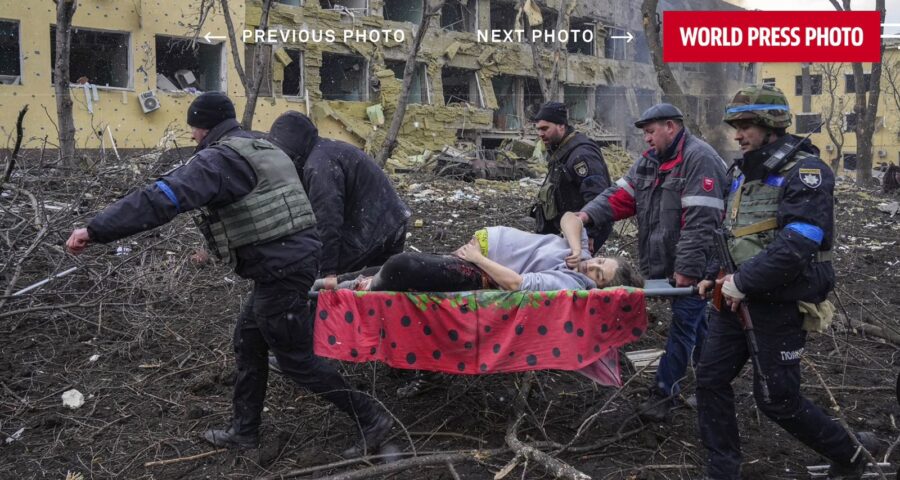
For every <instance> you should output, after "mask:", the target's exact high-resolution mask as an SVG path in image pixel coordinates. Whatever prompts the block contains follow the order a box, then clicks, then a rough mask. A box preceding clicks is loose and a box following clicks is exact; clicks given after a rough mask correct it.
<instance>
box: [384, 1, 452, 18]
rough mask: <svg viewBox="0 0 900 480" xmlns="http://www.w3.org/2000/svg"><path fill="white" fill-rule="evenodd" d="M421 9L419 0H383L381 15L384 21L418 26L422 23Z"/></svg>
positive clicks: (421, 5)
mask: <svg viewBox="0 0 900 480" xmlns="http://www.w3.org/2000/svg"><path fill="white" fill-rule="evenodd" d="M451 1H456V0H451ZM423 8H424V6H423V2H422V1H421V0H413V1H409V0H384V9H383V10H382V15H383V16H384V19H385V20H391V21H394V22H409V23H415V24H418V23H419V22H420V21H422V10H423Z"/></svg>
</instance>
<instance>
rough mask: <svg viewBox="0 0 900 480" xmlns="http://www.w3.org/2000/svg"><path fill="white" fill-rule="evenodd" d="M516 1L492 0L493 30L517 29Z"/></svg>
mask: <svg viewBox="0 0 900 480" xmlns="http://www.w3.org/2000/svg"><path fill="white" fill-rule="evenodd" d="M515 28H516V2H502V1H492V2H491V30H515Z"/></svg>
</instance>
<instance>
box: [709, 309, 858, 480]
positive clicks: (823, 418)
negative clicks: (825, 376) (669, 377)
mask: <svg viewBox="0 0 900 480" xmlns="http://www.w3.org/2000/svg"><path fill="white" fill-rule="evenodd" d="M786 305H787V306H790V305H791V304H786ZM779 306H781V305H779ZM794 308H796V307H794ZM783 313H784V312H783ZM791 313H792V312H791ZM751 314H752V310H751ZM781 316H783V314H782V315H781ZM755 320H757V319H755ZM761 321H763V319H762V318H760V319H758V321H757V325H758V324H759V323H760V322H761ZM795 322H796V325H797V327H796V328H795V329H790V330H789V331H787V332H784V331H782V332H781V333H780V334H778V335H767V334H763V333H760V332H756V338H757V343H758V344H759V362H760V366H761V367H762V371H763V373H764V374H765V376H766V379H767V385H768V387H769V397H770V399H769V402H768V403H766V402H764V401H763V399H762V394H761V391H760V381H761V378H760V376H759V375H758V374H757V372H754V374H753V396H754V398H755V399H756V405H757V407H758V408H759V409H760V410H761V411H762V412H763V413H764V414H765V415H766V416H767V417H769V418H770V419H772V420H773V421H774V422H776V423H778V424H779V425H780V426H781V427H782V428H784V429H785V430H787V432H788V433H790V434H791V435H793V436H794V437H796V438H797V439H798V440H800V441H801V442H803V443H804V444H806V445H807V446H809V447H810V448H812V449H813V450H815V451H816V452H818V453H819V454H821V455H823V456H824V457H826V458H828V459H830V460H832V461H834V462H837V463H841V464H850V460H851V458H852V456H853V454H854V453H855V452H856V447H855V445H854V444H853V442H852V440H851V439H850V437H849V435H848V434H847V433H846V431H845V430H844V429H843V427H841V425H840V424H839V423H838V422H837V421H835V420H833V419H831V418H829V417H828V415H826V414H825V412H824V411H823V410H822V409H821V408H819V407H817V406H816V405H814V404H813V403H812V402H810V401H809V400H808V399H806V398H805V397H803V396H802V395H801V394H800V354H801V353H802V349H803V347H804V345H805V343H806V332H805V331H803V330H802V329H801V328H800V327H799V325H800V322H799V312H798V313H797V319H796V320H795ZM748 359H749V348H748V346H747V340H746V336H745V334H744V331H743V330H742V329H741V325H740V320H739V319H738V317H737V315H736V314H735V313H732V312H731V311H730V310H729V311H726V312H722V313H720V312H716V311H715V310H712V312H711V317H710V321H709V333H708V336H707V338H706V343H704V344H703V351H702V353H701V356H700V363H699V366H698V368H697V416H698V420H699V427H700V439H701V441H702V442H703V445H704V446H705V447H706V450H707V463H706V464H707V474H708V475H709V477H710V478H713V479H716V480H732V479H740V478H741V476H740V469H741V446H740V439H739V437H738V426H737V419H736V417H735V407H734V390H733V389H732V387H731V382H732V381H733V380H734V378H735V377H736V376H737V375H738V374H739V373H740V372H741V369H742V368H743V367H744V364H746V363H747V360H748Z"/></svg>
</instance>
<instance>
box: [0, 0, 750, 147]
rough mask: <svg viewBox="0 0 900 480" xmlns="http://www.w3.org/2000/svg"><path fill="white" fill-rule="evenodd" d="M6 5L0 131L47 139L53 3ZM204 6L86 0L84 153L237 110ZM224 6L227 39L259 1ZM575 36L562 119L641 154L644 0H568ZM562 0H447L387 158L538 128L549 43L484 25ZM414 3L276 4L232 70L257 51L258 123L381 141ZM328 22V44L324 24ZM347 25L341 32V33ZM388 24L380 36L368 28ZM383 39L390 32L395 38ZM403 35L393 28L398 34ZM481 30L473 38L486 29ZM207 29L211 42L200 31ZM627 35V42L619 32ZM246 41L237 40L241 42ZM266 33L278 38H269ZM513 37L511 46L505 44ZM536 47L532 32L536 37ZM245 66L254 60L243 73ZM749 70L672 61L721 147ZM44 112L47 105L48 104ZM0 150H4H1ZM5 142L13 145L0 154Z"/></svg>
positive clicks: (235, 78) (650, 83)
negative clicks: (20, 119) (224, 108)
mask: <svg viewBox="0 0 900 480" xmlns="http://www.w3.org/2000/svg"><path fill="white" fill-rule="evenodd" d="M2 3H3V4H4V5H3V8H2V10H0V108H2V109H3V111H4V112H7V115H6V116H5V118H6V121H3V122H0V132H2V133H3V135H4V136H7V137H10V135H11V134H12V132H13V130H14V115H13V112H16V111H18V110H19V109H21V108H22V107H23V106H24V105H25V104H29V105H31V112H30V113H29V114H28V116H27V117H26V121H25V132H26V142H25V145H24V148H30V149H36V148H41V146H42V144H43V142H44V139H45V138H46V142H47V144H48V146H49V147H51V148H52V146H53V144H54V143H55V141H56V129H55V126H54V124H55V119H56V112H55V109H56V107H55V105H56V104H55V99H54V90H53V85H52V74H53V58H54V50H55V43H54V31H55V29H54V23H55V5H54V4H53V2H13V1H12V0H3V2H2ZM203 3H204V2H201V1H200V0H187V1H185V0H180V1H175V0H134V1H128V2H120V1H112V0H81V1H79V6H78V9H77V11H76V13H75V16H74V19H73V25H74V29H73V37H72V54H71V79H70V80H71V82H72V87H71V93H72V96H73V100H74V102H75V105H74V117H75V124H76V128H77V132H76V138H77V146H78V148H84V149H97V148H107V149H108V148H110V147H111V146H112V145H113V143H114V144H115V146H116V147H117V148H119V149H130V148H134V149H146V148H154V147H158V146H167V147H168V146H179V145H180V146H186V145H187V144H189V143H190V140H189V138H188V136H187V132H188V128H187V126H186V124H185V111H186V108H187V106H188V104H189V103H190V102H191V101H192V100H193V98H194V96H195V95H196V94H197V93H199V92H203V91H209V90H223V91H225V92H227V93H228V95H229V96H230V97H231V98H233V99H234V100H235V104H236V106H237V109H238V112H239V116H240V112H241V111H242V110H243V106H244V104H245V98H244V89H243V87H242V85H241V82H240V79H239V75H238V70H237V68H236V66H235V61H234V58H233V54H232V51H231V50H232V42H231V41H230V40H229V39H227V38H225V37H227V35H228V30H227V28H226V22H225V19H224V17H223V15H222V12H221V10H220V9H219V8H218V2H205V3H215V4H216V8H215V9H213V10H212V11H211V12H209V14H208V15H201V11H200V9H201V4H203ZM229 3H230V9H231V16H232V19H233V20H234V21H233V23H234V25H235V29H236V32H235V34H236V35H238V36H239V37H243V34H242V32H243V31H245V30H247V31H248V32H249V33H251V34H252V33H253V32H252V30H253V29H254V28H255V27H256V26H257V25H259V23H260V17H261V2H260V1H259V0H237V1H232V2H229ZM566 4H569V5H570V6H571V5H574V7H573V8H570V9H567V12H568V15H567V18H568V30H569V31H570V32H571V31H574V30H578V31H580V32H590V34H591V35H590V38H589V39H588V36H587V35H584V34H582V35H581V36H580V37H578V38H570V39H569V40H568V41H567V42H565V45H564V48H562V50H561V52H560V59H561V60H560V68H559V79H560V83H561V91H562V96H563V100H564V101H565V102H566V103H567V104H568V105H569V110H570V112H571V114H570V116H571V117H572V119H573V120H575V121H577V122H581V121H585V122H587V125H588V126H589V127H592V128H593V127H596V128H594V129H593V132H594V134H593V136H594V137H595V139H598V140H603V139H609V140H611V141H622V142H625V143H626V144H627V145H628V146H629V147H630V148H632V149H633V150H639V149H642V148H643V142H642V141H641V138H640V135H639V132H637V130H636V129H634V127H633V126H632V122H633V121H634V119H635V118H636V117H637V116H638V115H639V114H640V112H641V111H642V110H644V109H645V108H647V107H649V106H650V105H652V104H654V103H656V102H658V101H660V100H663V99H664V98H663V96H662V95H661V92H660V91H659V88H658V85H657V83H656V72H655V70H654V69H653V66H652V64H651V62H650V54H649V49H648V47H647V42H646V39H645V37H644V34H643V27H642V18H641V14H640V5H639V4H635V5H633V4H631V3H628V4H627V5H623V4H622V2H617V1H614V0H592V1H588V2H574V4H573V3H572V2H567V3H566ZM559 6H560V5H559V0H547V1H541V2H533V1H531V0H529V1H528V2H526V8H525V9H524V10H525V11H522V12H519V11H517V9H516V2H515V1H514V0H467V1H466V2H459V1H452V2H450V1H448V2H445V5H444V7H443V8H442V10H441V12H440V14H439V15H438V16H436V17H435V18H434V19H433V20H432V22H433V23H432V25H430V28H429V31H428V33H427V35H426V37H425V39H424V41H423V44H422V47H421V49H420V52H419V55H418V57H417V58H416V67H415V75H414V79H413V84H412V87H411V89H410V95H409V103H410V105H409V107H408V109H407V113H406V116H405V117H404V122H403V126H402V128H401V134H400V139H399V145H398V147H397V150H396V151H395V156H400V157H403V156H412V155H419V154H421V153H422V152H423V151H426V150H432V151H436V150H440V149H441V148H443V147H444V146H446V145H454V144H459V143H462V144H463V145H466V146H471V147H474V148H485V149H490V148H494V147H496V146H497V145H498V144H499V143H500V142H501V141H502V140H503V139H505V138H509V137H519V136H522V135H526V136H528V135H533V134H534V132H533V130H532V126H531V124H530V123H529V121H528V119H529V117H530V115H531V114H533V113H534V111H535V110H536V108H537V106H538V105H539V104H540V103H541V101H542V96H541V91H540V86H539V84H538V80H537V70H539V69H540V70H541V71H542V72H545V73H549V72H550V66H551V65H552V57H553V55H552V53H553V52H552V51H551V48H552V45H551V44H550V43H549V40H548V42H547V43H546V44H542V46H541V47H539V51H540V53H539V54H538V55H537V57H538V60H537V64H536V61H535V58H534V57H535V56H534V55H533V53H532V47H531V46H530V45H528V44H527V42H524V41H521V40H520V39H517V38H515V37H514V38H512V39H510V38H508V37H506V38H505V37H504V36H502V35H501V36H500V37H491V36H490V35H489V34H488V35H487V36H486V35H485V34H484V32H490V31H507V30H511V29H515V28H516V26H515V25H516V23H515V20H516V17H517V15H520V14H521V15H525V16H526V17H528V18H532V19H538V20H539V21H540V22H542V26H540V27H536V28H542V29H544V30H555V29H556V25H557V20H558V18H559V15H560V12H559ZM660 8H661V9H670V8H671V9H735V8H736V7H733V6H731V5H729V4H726V3H724V2H721V1H719V0H706V1H702V2H690V5H688V2H685V1H681V0H674V1H668V2H662V3H661V5H660ZM422 13H423V12H422V6H421V4H420V3H419V2H409V1H403V0H303V1H301V0H278V1H276V2H273V7H272V10H271V12H270V15H269V20H268V25H269V28H270V29H273V30H275V31H277V32H278V33H279V34H280V35H275V37H276V38H275V39H274V40H275V41H272V42H269V41H266V42H256V41H255V38H254V35H248V36H249V37H250V38H238V39H236V41H235V42H234V43H233V44H234V45H236V47H237V49H238V52H237V53H238V56H239V58H240V61H241V64H242V65H244V66H245V67H246V65H247V62H248V58H251V57H250V56H249V54H250V53H253V52H254V51H256V49H258V48H260V49H263V50H264V52H263V58H264V59H265V60H264V62H263V65H262V72H263V80H262V86H261V93H260V97H259V100H258V103H257V108H256V114H255V117H254V123H253V128H254V129H256V130H267V129H268V127H269V125H270V124H271V123H272V121H273V120H274V119H275V117H277V116H278V115H279V114H280V113H282V112H284V111H286V110H290V109H294V110H299V111H302V112H304V113H308V114H309V115H310V116H311V117H312V118H313V120H314V121H315V122H316V124H317V125H318V126H319V129H320V131H321V133H322V134H323V135H324V136H328V137H331V138H338V139H343V140H346V141H349V142H351V143H354V144H356V145H359V146H361V147H364V148H366V149H367V150H369V151H370V152H373V151H377V150H378V148H379V147H380V145H381V143H382V141H383V139H384V136H385V131H386V130H387V128H386V127H387V125H389V122H390V117H391V115H392V114H393V112H394V111H395V109H396V106H397V102H398V99H399V93H400V86H401V84H400V77H401V76H402V72H403V69H404V66H405V63H406V60H407V57H408V56H409V52H410V49H411V45H412V39H413V38H414V30H415V28H416V27H417V25H418V22H419V21H420V19H421V17H422ZM328 31H331V32H333V33H334V38H333V39H330V38H328V37H327V36H325V35H324V32H328ZM346 31H351V32H353V34H351V36H350V37H349V38H348V37H347V36H346V35H345V34H344V32H346ZM376 32H381V33H380V37H379V38H376V37H375V33H376ZM390 32H392V33H390ZM397 32H402V37H403V38H402V39H400V38H398V34H397ZM479 32H482V33H481V34H479ZM207 33H209V34H211V35H210V36H209V37H208V39H207V38H206V34H207ZM628 33H630V34H631V35H633V36H634V37H635V38H634V41H631V42H629V41H627V38H626V37H627V35H626V34H628ZM242 40H245V41H242ZM267 40H272V39H271V38H269V39H267ZM510 40H511V41H510ZM539 43H540V41H539ZM250 68H252V67H250ZM754 68H755V65H747V64H733V65H732V64H729V65H699V64H698V65H678V66H675V68H674V70H675V74H676V76H678V77H679V79H680V80H682V84H683V85H685V92H686V94H687V96H688V99H687V101H688V105H689V106H690V109H691V112H692V113H693V114H694V115H696V116H697V117H698V118H699V119H700V121H701V123H702V124H704V125H705V126H704V134H705V136H706V137H707V138H711V141H712V143H713V144H714V145H717V144H718V145H720V146H722V148H726V149H727V148H730V145H729V144H728V138H727V131H726V130H725V129H724V127H722V125H721V114H722V108H724V104H725V101H727V97H728V95H729V93H730V92H732V91H734V90H735V89H737V88H738V87H739V86H740V85H743V84H744V83H748V82H749V81H750V80H752V79H753V78H756V72H755V70H754ZM44 110H46V113H45V112H44ZM0 148H2V146H0ZM7 148H8V147H7Z"/></svg>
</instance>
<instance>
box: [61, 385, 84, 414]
mask: <svg viewBox="0 0 900 480" xmlns="http://www.w3.org/2000/svg"><path fill="white" fill-rule="evenodd" d="M62 402H63V405H65V406H67V407H69V408H71V409H72V410H75V409H77V408H80V407H81V406H82V405H84V395H82V394H81V392H79V391H78V390H75V389H74V388H73V389H72V390H66V391H65V392H63V394H62Z"/></svg>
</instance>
